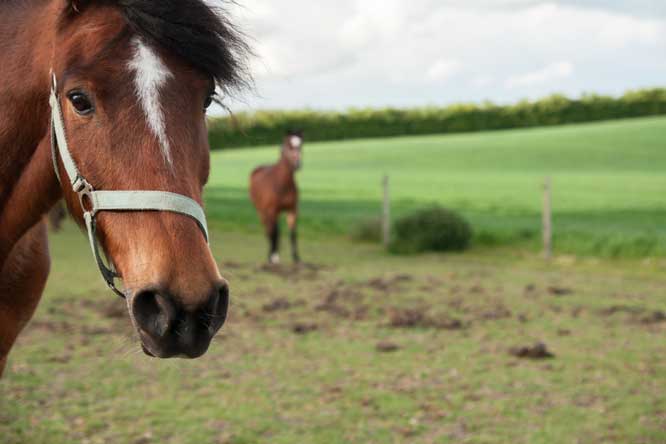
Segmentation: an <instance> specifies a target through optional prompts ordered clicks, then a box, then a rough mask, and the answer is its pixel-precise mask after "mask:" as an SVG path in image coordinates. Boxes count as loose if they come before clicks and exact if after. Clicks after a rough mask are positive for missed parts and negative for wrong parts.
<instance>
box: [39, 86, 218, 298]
mask: <svg viewBox="0 0 666 444" xmlns="http://www.w3.org/2000/svg"><path fill="white" fill-rule="evenodd" d="M49 103H50V104H51V151H52V156H53V167H54V169H55V173H56V176H57V177H58V180H59V181H60V182H62V178H61V177H60V173H59V171H58V155H60V159H61V161H62V164H63V167H64V168H65V172H66V175H67V179H68V181H69V183H70V185H71V186H72V189H73V190H74V192H75V193H77V194H78V195H79V200H80V201H81V207H82V209H83V218H84V221H85V225H86V231H87V232H88V240H89V242H90V249H91V250H92V253H93V256H94V258H95V261H96V262H97V266H98V267H99V270H100V273H101V274H102V277H103V278H104V281H105V282H106V283H107V285H108V286H109V288H111V290H113V291H114V292H115V293H116V294H117V295H119V296H121V297H123V298H124V297H125V295H124V294H123V293H122V292H121V291H120V290H118V288H117V287H116V285H115V279H116V278H119V277H120V276H119V275H118V273H116V272H115V271H114V270H113V269H112V268H111V267H109V266H107V265H106V264H105V263H104V260H103V259H102V255H101V254H100V249H99V245H98V242H97V236H96V233H97V231H96V221H95V216H96V215H97V213H99V212H101V211H112V212H123V211H127V212H129V211H131V212H136V211H169V212H172V213H178V214H182V215H185V216H188V217H190V218H192V219H194V220H195V221H196V223H197V225H198V226H199V229H201V232H202V233H203V235H204V237H205V239H206V242H208V241H209V238H208V225H207V224H206V215H205V214H204V211H203V208H201V206H200V205H199V204H198V203H197V202H196V201H194V200H193V199H191V198H189V197H187V196H183V195H181V194H175V193H169V192H166V191H95V190H94V188H93V187H92V186H91V185H90V183H89V182H88V181H87V180H86V179H85V178H84V177H83V176H82V175H81V173H80V172H79V169H78V168H77V166H76V162H75V161H74V158H73V157H72V154H71V152H70V151H69V146H68V144H67V136H66V133H65V124H64V121H63V117H62V110H61V108H60V102H59V101H58V94H57V84H56V77H55V74H54V75H53V84H52V86H51V96H50V99H49Z"/></svg>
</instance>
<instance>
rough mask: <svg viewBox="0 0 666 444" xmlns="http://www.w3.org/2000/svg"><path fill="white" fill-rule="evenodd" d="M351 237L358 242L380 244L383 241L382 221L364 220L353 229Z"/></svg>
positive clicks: (376, 218)
mask: <svg viewBox="0 0 666 444" xmlns="http://www.w3.org/2000/svg"><path fill="white" fill-rule="evenodd" d="M350 237H351V238H352V240H355V241H358V242H373V243H379V242H381V240H382V220H381V218H379V217H374V218H369V219H364V220H362V221H360V222H358V223H357V224H356V225H354V226H353V227H352V230H351V233H350Z"/></svg>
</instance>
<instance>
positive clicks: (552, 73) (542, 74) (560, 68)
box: [506, 62, 574, 88]
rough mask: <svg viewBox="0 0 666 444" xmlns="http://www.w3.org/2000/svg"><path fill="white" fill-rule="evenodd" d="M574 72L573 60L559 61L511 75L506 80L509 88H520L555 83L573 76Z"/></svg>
mask: <svg viewBox="0 0 666 444" xmlns="http://www.w3.org/2000/svg"><path fill="white" fill-rule="evenodd" d="M573 73H574V66H573V64H572V63H571V62H557V63H552V64H550V65H548V66H545V67H543V68H541V69H538V70H536V71H532V72H528V73H526V74H520V75H517V76H511V77H509V79H508V80H507V81H506V86H507V87H509V88H520V87H531V86H535V85H542V84H547V83H554V82H556V81H558V80H562V79H566V78H568V77H571V76H572V75H573Z"/></svg>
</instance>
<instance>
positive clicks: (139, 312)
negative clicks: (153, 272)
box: [132, 290, 176, 337]
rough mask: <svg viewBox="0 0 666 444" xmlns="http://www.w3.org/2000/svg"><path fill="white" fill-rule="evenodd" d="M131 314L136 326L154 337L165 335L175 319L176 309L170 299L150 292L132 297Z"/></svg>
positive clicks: (143, 292)
mask: <svg viewBox="0 0 666 444" xmlns="http://www.w3.org/2000/svg"><path fill="white" fill-rule="evenodd" d="M132 312H133V314H134V319H135V320H136V323H137V325H138V326H139V327H141V329H142V330H144V331H145V332H146V333H148V334H149V335H151V336H154V337H162V336H164V335H166V333H167V332H168V331H169V328H170V327H171V324H172V323H173V321H174V319H175V318H176V308H175V306H174V304H173V302H172V301H171V300H170V298H169V297H168V296H164V295H161V294H160V293H158V292H156V291H152V290H148V291H142V292H140V293H139V294H137V295H136V296H135V297H134V300H133V301H132Z"/></svg>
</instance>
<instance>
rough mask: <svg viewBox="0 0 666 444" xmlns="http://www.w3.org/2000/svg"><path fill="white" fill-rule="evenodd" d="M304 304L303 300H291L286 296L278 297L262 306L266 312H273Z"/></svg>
mask: <svg viewBox="0 0 666 444" xmlns="http://www.w3.org/2000/svg"><path fill="white" fill-rule="evenodd" d="M300 305H303V301H297V302H290V301H289V300H288V299H285V298H277V299H274V300H272V301H271V302H269V303H267V304H264V305H263V306H262V307H261V308H262V310H263V311H265V312H266V313H272V312H276V311H285V310H289V309H291V308H294V307H297V306H300Z"/></svg>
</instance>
